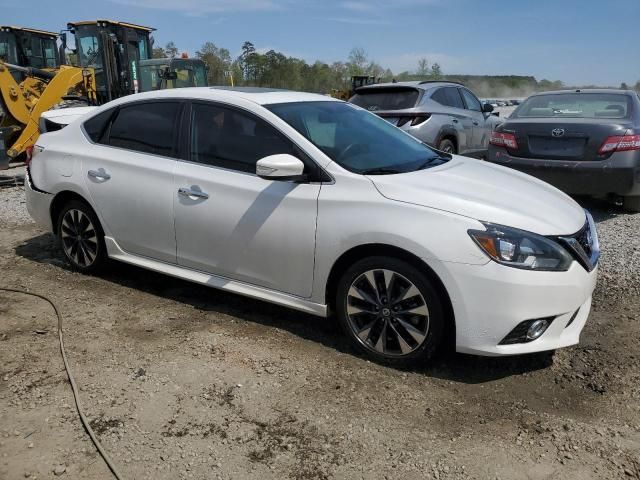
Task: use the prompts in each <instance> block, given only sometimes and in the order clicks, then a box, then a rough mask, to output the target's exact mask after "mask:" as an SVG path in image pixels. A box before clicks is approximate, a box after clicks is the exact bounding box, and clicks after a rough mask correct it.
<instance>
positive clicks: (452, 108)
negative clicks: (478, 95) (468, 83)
mask: <svg viewBox="0 0 640 480" xmlns="http://www.w3.org/2000/svg"><path fill="white" fill-rule="evenodd" d="M431 99H432V100H434V101H436V102H437V103H439V104H440V105H443V106H445V107H448V108H447V113H448V114H449V115H450V116H451V124H452V126H453V128H454V129H455V130H456V131H457V141H458V153H460V154H465V153H467V152H468V151H469V150H470V149H471V148H472V141H473V123H472V122H471V118H470V117H469V115H468V112H467V110H466V108H465V105H464V102H463V101H462V97H461V96H460V93H459V92H458V89H457V88H456V87H441V88H439V89H438V90H436V91H435V92H434V93H433V95H432V96H431Z"/></svg>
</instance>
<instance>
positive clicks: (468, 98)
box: [460, 88, 482, 112]
mask: <svg viewBox="0 0 640 480" xmlns="http://www.w3.org/2000/svg"><path fill="white" fill-rule="evenodd" d="M460 92H461V93H462V96H463V97H464V102H465V103H466V104H467V108H468V109H469V110H475V111H477V112H481V111H482V105H480V100H478V99H477V98H476V96H475V95H474V94H473V93H471V92H470V91H469V90H467V89H466V88H461V89H460Z"/></svg>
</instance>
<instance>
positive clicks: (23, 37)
mask: <svg viewBox="0 0 640 480" xmlns="http://www.w3.org/2000/svg"><path fill="white" fill-rule="evenodd" d="M57 39H58V34H57V33H53V32H47V31H44V30H36V29H33V28H22V27H11V26H6V25H3V26H0V60H2V61H3V62H5V63H11V64H14V65H19V66H21V67H33V68H57V67H58V66H59V65H60V63H61V62H60V56H59V54H58V48H57V46H56V40H57ZM12 75H13V76H14V78H15V79H16V81H17V82H21V81H22V80H24V79H25V78H26V76H25V74H24V73H23V72H20V71H17V70H14V71H12Z"/></svg>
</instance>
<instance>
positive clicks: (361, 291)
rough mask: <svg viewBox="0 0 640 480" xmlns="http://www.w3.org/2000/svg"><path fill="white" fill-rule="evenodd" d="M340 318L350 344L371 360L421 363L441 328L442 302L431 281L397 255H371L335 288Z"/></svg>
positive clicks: (438, 338)
mask: <svg viewBox="0 0 640 480" xmlns="http://www.w3.org/2000/svg"><path fill="white" fill-rule="evenodd" d="M336 312H337V315H338V320H339V322H340V324H341V326H342V328H343V330H344V331H345V333H346V334H347V335H348V336H349V338H350V339H351V340H352V342H353V344H354V345H355V346H356V347H358V348H359V349H361V350H363V351H364V352H366V353H367V354H368V355H370V356H371V357H373V358H376V359H378V360H383V361H387V362H395V363H405V364H406V363H410V362H411V363H419V362H420V361H424V360H426V359H428V358H430V357H431V356H433V354H434V353H435V352H436V350H437V348H438V347H439V346H440V343H441V342H442V338H443V332H444V313H443V308H442V303H441V301H440V299H439V298H438V295H437V293H436V290H435V289H434V288H433V286H432V284H431V282H430V281H429V279H428V278H427V277H426V276H425V275H424V274H423V273H422V272H420V271H419V270H417V269H416V268H414V267H413V266H412V265H410V264H409V263H407V262H405V261H403V260H399V259H396V258H388V257H370V258H366V259H363V260H360V261H358V262H356V263H355V264H354V265H353V266H352V267H351V268H349V269H348V270H347V271H346V272H345V273H344V275H343V276H342V278H341V279H340V283H339V285H338V289H337V298H336Z"/></svg>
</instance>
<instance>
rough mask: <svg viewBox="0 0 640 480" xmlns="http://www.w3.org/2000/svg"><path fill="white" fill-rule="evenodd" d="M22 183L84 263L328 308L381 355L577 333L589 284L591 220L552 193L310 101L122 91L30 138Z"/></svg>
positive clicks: (354, 337) (73, 258) (90, 268)
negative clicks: (115, 264)
mask: <svg viewBox="0 0 640 480" xmlns="http://www.w3.org/2000/svg"><path fill="white" fill-rule="evenodd" d="M25 191H26V199H27V209H28V211H29V213H30V214H31V216H32V217H33V218H34V220H36V222H37V223H38V224H39V225H41V226H42V227H44V228H45V229H46V230H48V231H53V232H54V233H55V234H56V236H57V239H58V242H59V244H60V247H61V252H62V253H63V255H64V256H65V257H66V260H67V261H68V262H69V263H70V265H71V266H72V267H73V268H74V269H76V270H78V271H81V272H85V273H91V272H95V271H97V270H98V269H99V268H100V267H101V266H104V265H105V263H106V261H107V259H108V258H112V259H115V260H119V261H122V262H126V263H130V264H133V265H137V266H140V267H143V268H147V269H150V270H153V271H157V272H161V273H164V274H168V275H172V276H174V277H178V278H183V279H186V280H189V281H192V282H196V283H200V284H204V285H208V286H210V287H215V288H219V289H222V290H225V291H228V292H235V293H238V294H241V295H246V296H249V297H253V298H257V299H261V300H264V301H267V302H271V303H275V304H279V305H282V306H286V307H290V308H294V309H297V310H300V311H303V312H307V313H311V314H315V315H319V316H327V315H329V314H332V313H335V315H336V316H337V318H338V321H339V322H340V324H341V325H342V327H343V329H344V332H345V334H346V335H347V336H348V338H349V339H350V340H351V342H352V343H353V345H354V346H356V347H358V348H360V349H362V350H363V351H364V352H366V353H368V354H369V355H370V356H371V357H373V358H375V359H377V360H382V361H385V362H387V361H391V362H393V361H396V362H403V363H410V364H418V363H419V362H420V361H423V360H425V359H428V358H429V357H431V356H432V355H433V354H434V352H435V351H436V350H437V349H438V347H441V346H443V345H446V344H447V343H448V341H449V340H448V339H451V340H452V341H453V342H454V343H455V345H456V348H457V349H458V350H459V351H462V352H467V353H476V354H484V355H513V354H521V353H531V352H541V351H548V350H553V349H557V348H561V347H566V346H568V345H573V344H575V343H577V342H578V341H579V337H580V332H581V331H582V329H583V327H584V325H585V323H586V321H587V318H588V316H589V310H590V307H591V294H592V291H593V289H594V288H595V284H596V279H597V269H598V265H597V264H598V256H599V248H598V240H597V232H596V231H595V227H594V224H593V219H592V218H591V216H590V215H589V213H588V212H586V211H585V210H583V209H582V208H581V207H580V206H579V205H578V204H577V203H576V202H575V201H573V200H572V199H571V198H569V197H567V196H566V195H564V194H563V193H562V192H560V191H559V190H557V189H555V188H553V187H551V186H550V185H547V184H545V183H544V182H537V181H532V179H531V177H528V176H526V175H523V174H521V173H519V172H515V171H513V170H510V169H508V168H503V167H498V166H496V165H491V164H489V163H487V162H479V161H476V160H473V159H470V158H465V157H462V156H458V155H448V154H445V153H442V152H438V151H435V150H433V149H432V148H431V147H429V146H427V145H426V144H424V143H423V142H420V141H419V140H417V139H416V138H414V137H411V136H410V135H407V134H405V133H403V132H402V131H400V130H399V129H398V128H396V127H394V126H392V125H391V124H390V123H388V122H386V121H384V120H382V119H381V118H380V117H378V116H376V115H373V114H371V113H369V112H367V111H365V110H363V109H362V108H359V107H357V106H355V105H352V104H349V103H345V102H342V101H339V100H336V99H332V98H328V97H326V96H322V95H316V94H309V93H300V92H288V91H274V90H268V89H256V88H245V89H223V88H184V89H170V90H162V91H156V92H149V93H142V94H138V95H130V96H127V97H123V98H120V99H118V100H114V101H112V102H110V103H107V104H105V105H103V106H101V107H98V108H97V109H96V110H95V111H93V112H89V113H88V114H87V115H86V116H85V117H83V118H80V119H78V120H76V121H74V122H71V123H70V124H69V125H68V126H67V127H65V128H63V129H60V130H57V131H52V132H48V133H44V134H42V135H41V136H40V137H39V139H38V142H37V145H36V147H34V151H33V156H32V158H31V162H30V164H29V165H28V167H27V173H26V175H25ZM212 301H213V302H215V301H216V299H215V298H214V299H213V300H212ZM255 307H256V308H260V307H259V306H257V305H256V306H255ZM301 319H302V320H304V317H301Z"/></svg>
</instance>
